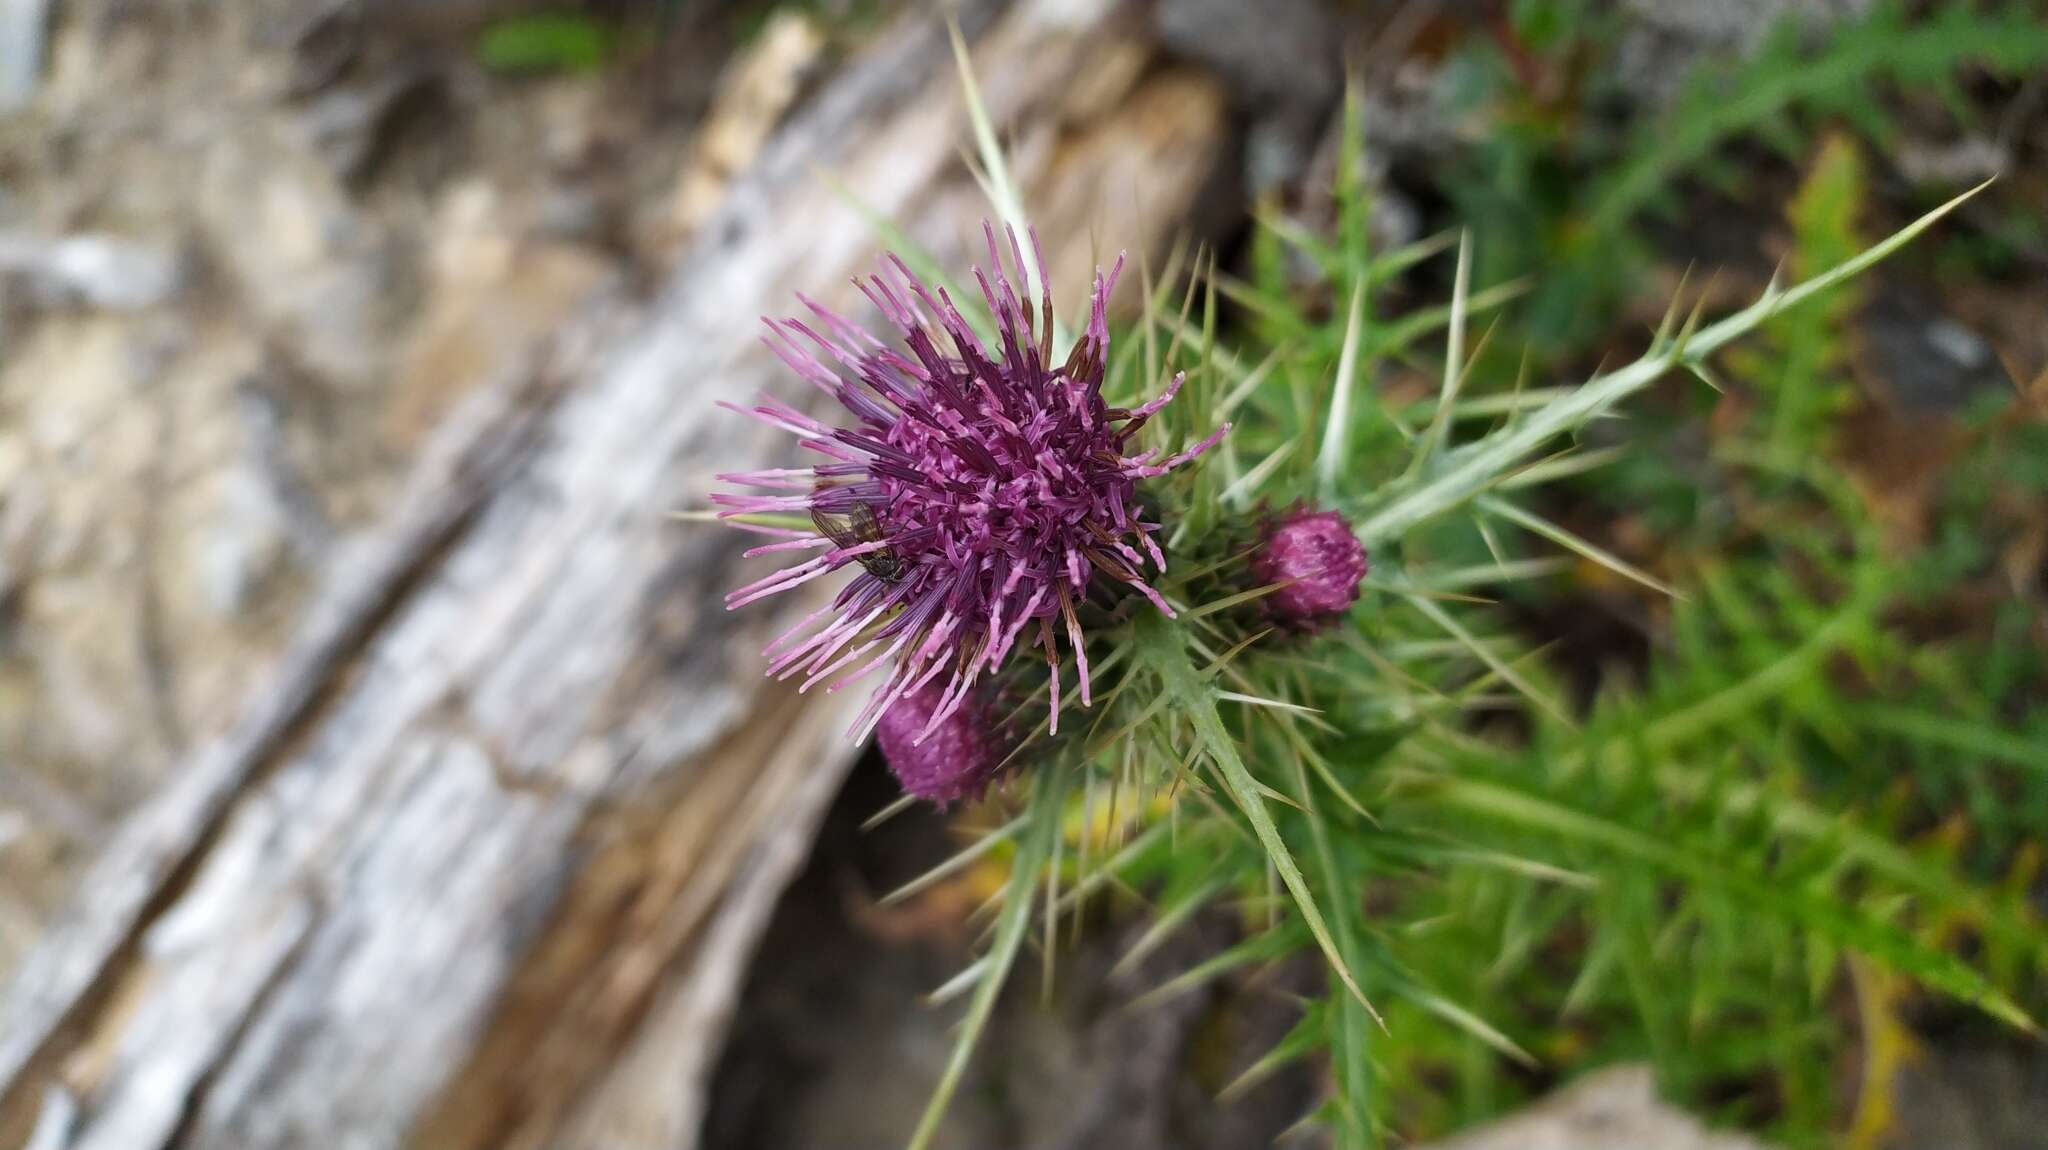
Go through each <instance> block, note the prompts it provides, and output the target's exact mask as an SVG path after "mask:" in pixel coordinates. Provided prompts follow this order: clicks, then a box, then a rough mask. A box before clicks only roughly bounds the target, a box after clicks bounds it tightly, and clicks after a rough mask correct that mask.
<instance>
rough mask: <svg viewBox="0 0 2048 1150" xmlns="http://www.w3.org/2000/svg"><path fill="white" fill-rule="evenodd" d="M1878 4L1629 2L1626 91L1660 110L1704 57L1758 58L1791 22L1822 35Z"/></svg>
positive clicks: (1858, 0) (1619, 56) (1827, 0)
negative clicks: (1777, 34)
mask: <svg viewBox="0 0 2048 1150" xmlns="http://www.w3.org/2000/svg"><path fill="white" fill-rule="evenodd" d="M1872 3H1873V0H1627V2H1626V3H1625V4H1624V5H1623V7H1625V8H1626V9H1628V12H1629V14H1630V16H1632V17H1633V19H1631V20H1629V21H1628V22H1627V27H1626V30H1625V31H1624V33H1623V35H1622V39H1621V43H1620V44H1619V45H1618V46H1617V48H1616V63H1617V65H1618V74H1619V75H1620V77H1621V80H1622V86H1623V88H1624V89H1625V90H1626V91H1628V92H1630V93H1632V94H1634V95H1635V96H1636V98H1637V99H1639V100H1642V101H1644V102H1645V103H1648V104H1651V105H1660V104H1663V103H1665V102H1666V101H1668V100H1669V99H1670V98H1671V97H1672V96H1674V95H1676V94H1677V92H1678V89H1679V86H1680V84H1682V83H1683V82H1684V80H1685V78H1686V76H1687V75H1689V74H1690V73H1691V72H1692V68H1693V65H1694V64H1695V63H1696V62H1698V61H1699V60H1701V59H1702V58H1705V57H1711V56H1725V55H1734V56H1737V57H1747V56H1750V55H1753V54H1754V53H1755V52H1756V51H1757V49H1759V48H1761V47H1762V46H1763V45H1764V42H1765V41H1766V40H1767V39H1768V38H1769V37H1770V36H1771V35H1772V34H1773V33H1775V32H1776V31H1777V30H1778V29H1779V28H1780V27H1781V26H1783V25H1784V24H1785V23H1786V22H1787V21H1796V22H1797V23H1798V24H1799V26H1800V27H1801V28H1802V30H1804V31H1807V32H1817V31H1820V30H1822V29H1825V28H1826V27H1828V26H1829V25H1830V24H1833V23H1835V22H1836V21H1839V20H1845V19H1855V18H1857V17H1861V16H1863V15H1865V14H1867V13H1868V12H1869V11H1870V9H1871V6H1872Z"/></svg>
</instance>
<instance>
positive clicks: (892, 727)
mask: <svg viewBox="0 0 2048 1150" xmlns="http://www.w3.org/2000/svg"><path fill="white" fill-rule="evenodd" d="M944 702H945V699H944V697H943V695H942V693H941V691H940V690H939V688H938V687H936V686H931V687H925V688H923V689H921V690H916V691H912V692H910V693H909V694H907V695H904V696H903V697H902V698H899V699H897V700H896V702H895V703H894V704H893V705H891V706H890V707H889V709H888V710H886V711H884V712H883V713H882V718H881V722H880V723H879V724H878V725H877V726H876V728H875V741H876V742H877V743H880V744H881V746H882V757H883V758H885V759H887V760H888V762H889V770H890V771H892V772H894V773H895V775H896V781H897V782H899V783H901V784H903V790H904V792H905V793H906V794H912V795H915V796H917V797H918V798H920V799H924V800H926V801H927V802H932V803H937V804H938V805H940V806H942V807H943V806H946V805H947V804H949V803H952V802H956V801H958V800H961V799H973V798H978V797H980V795H981V792H982V791H983V789H985V788H986V787H987V786H988V784H989V780H991V779H993V778H994V777H995V775H996V769H997V768H998V767H999V766H1001V764H1002V758H1001V756H1000V755H999V754H998V753H997V746H996V744H997V740H996V739H995V737H994V732H993V729H992V728H991V727H990V726H989V723H988V715H987V708H986V707H985V706H984V705H983V703H982V700H981V697H980V692H970V693H969V695H968V697H967V699H966V701H964V702H962V703H960V704H958V705H956V706H955V707H954V708H953V709H952V710H951V711H950V712H948V713H947V714H945V715H943V716H941V717H940V718H939V719H938V720H937V722H936V723H934V722H933V718H932V716H933V715H934V714H936V713H937V712H938V708H939V706H940V705H941V704H942V703H944ZM928 724H930V725H931V729H930V731H929V733H927V732H926V729H925V728H926V726H927V725H928Z"/></svg>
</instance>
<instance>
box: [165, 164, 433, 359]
mask: <svg viewBox="0 0 2048 1150" xmlns="http://www.w3.org/2000/svg"><path fill="white" fill-rule="evenodd" d="M195 207H196V209H197V214H198V222H199V225H200V229H201V235H202V236H203V237H204V239H205V242H206V244H207V247H208V249H209V250H210V251H211V252H212V254H213V255H214V257H215V259H216V260H217V261H218V262H219V263H220V265H221V266H222V267H223V268H224V269H225V270H226V271H227V272H228V274H229V277H230V278H231V280H232V281H233V283H234V284H235V286H236V288H237V289H238V292H239V294H240V296H241V298H242V301H243V303H244V304H245V305H246V306H247V307H248V308H249V309H250V310H251V311H252V312H254V313H255V314H256V315H257V316H258V317H260V318H261V319H262V320H263V321H264V322H265V323H266V325H267V326H268V327H269V328H270V329H271V335H272V338H273V339H274V340H275V341H277V342H278V343H279V345H280V346H282V347H285V348H288V349H290V351H291V353H292V355H293V357H294V358H295V359H297V360H299V361H300V363H301V366H303V367H305V368H306V369H308V370H310V371H312V372H313V373H314V374H315V375H317V376H319V377H320V379H321V381H322V382H324V383H327V384H329V385H332V386H335V387H337V388H342V389H345V390H354V391H361V390H364V389H367V388H370V387H372V386H374V385H375V383H376V382H377V381H378V379H379V378H380V377H381V376H382V374H383V370H384V367H385V364H386V360H385V358H384V356H383V354H382V351H383V349H384V347H385V345H386V343H387V338H386V335H385V333H386V332H387V331H388V329H389V327H390V326H391V323H392V320H393V318H394V317H393V316H392V315H391V314H390V311H389V304H390V303H391V301H392V295H393V293H392V288H393V286H394V285H393V278H392V270H391V261H392V256H393V253H392V252H391V250H390V246H389V239H388V237H387V236H386V235H385V234H384V233H383V231H382V230H381V229H380V228H379V227H378V226H377V225H376V223H375V222H374V221H373V220H371V219H370V218H367V217H366V216H365V215H364V214H363V213H362V212H361V211H360V210H359V209H358V208H357V207H356V206H355V205H354V204H352V203H351V202H350V199H349V196H348V194H347V192H346V190H345V189H344V188H343V186H342V184H341V183H340V181H339V180H338V179H337V177H336V176H335V175H334V173H333V172H332V171H331V170H330V169H329V168H328V167H327V165H326V163H325V162H323V161H322V160H321V159H320V158H319V157H318V156H317V155H316V154H315V153H313V152H312V151H310V150H309V148H308V147H307V146H305V145H302V144H299V143H296V142H294V141H292V140H291V139H290V138H289V137H287V136H286V134H285V133H283V132H282V131H281V130H278V129H276V128H268V129H266V128H265V127H263V126H262V125H260V124H259V125H255V126H252V127H251V128H250V130H248V131H244V132H236V133H231V134H229V135H228V136H226V137H224V138H223V139H221V140H220V141H218V142H217V143H216V144H215V146H214V147H213V148H212V149H211V151H210V152H209V154H208V155H207V156H206V159H205V168H204V172H203V174H202V176H201V178H200V184H199V188H198V198H197V203H196V205H195Z"/></svg>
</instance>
